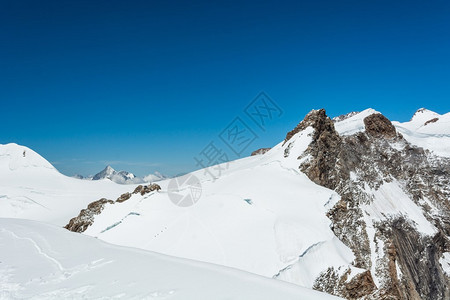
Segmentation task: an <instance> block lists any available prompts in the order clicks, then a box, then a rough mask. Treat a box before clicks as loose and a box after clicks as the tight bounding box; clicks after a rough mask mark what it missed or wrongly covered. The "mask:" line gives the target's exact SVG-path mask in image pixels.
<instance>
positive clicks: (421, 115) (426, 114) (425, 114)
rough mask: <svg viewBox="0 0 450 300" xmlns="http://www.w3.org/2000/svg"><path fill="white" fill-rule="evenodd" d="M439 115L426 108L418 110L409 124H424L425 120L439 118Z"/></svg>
mask: <svg viewBox="0 0 450 300" xmlns="http://www.w3.org/2000/svg"><path fill="white" fill-rule="evenodd" d="M440 116H441V115H440V114H438V113H436V112H434V111H431V110H429V109H426V108H419V109H418V110H417V111H416V112H415V113H414V115H413V116H412V118H411V120H410V122H417V123H419V122H421V123H424V122H426V121H427V120H430V119H433V118H436V117H440Z"/></svg>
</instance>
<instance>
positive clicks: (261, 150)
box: [251, 148, 272, 156]
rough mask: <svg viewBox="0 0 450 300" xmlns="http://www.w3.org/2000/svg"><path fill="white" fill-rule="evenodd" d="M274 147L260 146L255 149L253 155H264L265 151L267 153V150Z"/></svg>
mask: <svg viewBox="0 0 450 300" xmlns="http://www.w3.org/2000/svg"><path fill="white" fill-rule="evenodd" d="M270 149H272V148H260V149H258V150H255V151H253V152H252V154H251V156H255V155H263V154H264V153H266V152H267V151H269V150H270Z"/></svg>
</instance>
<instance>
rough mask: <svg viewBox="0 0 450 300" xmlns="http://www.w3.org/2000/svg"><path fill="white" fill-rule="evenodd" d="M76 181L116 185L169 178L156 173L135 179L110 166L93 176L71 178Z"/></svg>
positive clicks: (125, 172)
mask: <svg viewBox="0 0 450 300" xmlns="http://www.w3.org/2000/svg"><path fill="white" fill-rule="evenodd" d="M73 177H74V178H77V179H85V180H102V179H109V180H111V181H113V182H115V183H118V184H140V183H145V182H155V181H160V180H163V179H167V178H169V176H166V175H163V174H161V173H159V172H158V171H156V172H155V173H153V174H149V175H147V176H144V177H143V178H141V177H137V176H136V175H134V174H133V173H131V172H128V171H116V170H114V168H113V167H111V166H109V165H108V166H106V167H105V168H104V169H103V170H102V171H100V172H98V173H97V174H95V175H94V176H87V177H84V176H83V175H79V174H77V175H75V176H73Z"/></svg>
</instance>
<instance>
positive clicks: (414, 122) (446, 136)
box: [392, 108, 450, 157]
mask: <svg viewBox="0 0 450 300" xmlns="http://www.w3.org/2000/svg"><path fill="white" fill-rule="evenodd" d="M392 123H393V124H394V126H395V127H396V128H397V130H398V131H399V132H400V133H401V134H402V135H403V136H404V138H405V139H406V140H407V141H408V142H410V143H411V144H413V145H416V146H419V147H422V148H424V149H428V150H430V151H432V152H434V154H436V155H439V156H444V157H450V113H446V114H444V115H440V114H438V113H435V112H433V111H430V110H427V109H424V108H421V109H419V110H418V111H417V112H416V113H415V114H414V116H413V117H412V119H411V120H410V121H409V122H404V123H400V122H392Z"/></svg>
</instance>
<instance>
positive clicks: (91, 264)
mask: <svg viewBox="0 0 450 300" xmlns="http://www.w3.org/2000/svg"><path fill="white" fill-rule="evenodd" d="M0 253H1V261H0V299H182V300H189V299H193V300H202V299H205V300H209V299H242V300H251V299H254V300H264V299H267V300H273V299H311V300H326V299H330V300H331V299H338V298H336V297H333V296H330V295H327V294H324V293H320V292H317V291H313V290H310V289H305V288H301V287H299V286H295V285H292V284H288V283H284V282H281V281H277V280H274V279H270V278H264V277H261V276H257V275H254V274H250V273H247V272H243V271H239V270H235V269H230V268H225V267H220V266H216V265H211V264H206V263H201V262H195V261H190V260H184V259H179V258H174V257H170V256H166V255H162V254H157V253H153V252H148V251H144V250H139V249H133V248H127V247H120V246H115V245H111V244H107V243H105V242H102V241H99V240H97V239H94V238H91V237H88V236H85V235H82V234H76V233H72V232H69V231H67V230H65V229H62V228H59V227H56V226H53V225H48V224H45V223H41V222H36V221H30V220H20V219H5V218H0Z"/></svg>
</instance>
